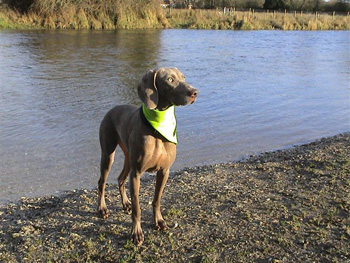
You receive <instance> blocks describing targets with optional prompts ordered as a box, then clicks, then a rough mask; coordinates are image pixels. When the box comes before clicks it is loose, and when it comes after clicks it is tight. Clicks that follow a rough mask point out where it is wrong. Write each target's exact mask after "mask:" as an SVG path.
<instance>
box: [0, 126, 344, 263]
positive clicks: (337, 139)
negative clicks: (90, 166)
mask: <svg viewBox="0 0 350 263" xmlns="http://www.w3.org/2000/svg"><path fill="white" fill-rule="evenodd" d="M349 153H350V133H345V134H342V135H337V136H334V137H329V138H324V139H321V140H318V141H316V142H313V143H310V144H307V145H301V146H297V147H293V148H290V149H287V150H281V151H276V152H269V153H263V154H261V155H259V156H252V157H250V158H249V159H247V160H243V161H240V162H234V163H226V164H217V165H211V166H203V167H195V168H188V169H184V170H182V171H179V172H176V173H175V174H174V175H173V176H172V177H171V178H170V179H169V181H168V183H167V186H166V189H165V193H164V195H163V200H162V204H163V210H164V212H163V214H164V215H165V218H166V220H167V222H168V224H169V225H170V226H171V228H170V229H169V230H168V231H166V232H157V231H155V230H153V226H152V223H151V222H152V210H151V204H150V202H151V200H152V198H153V191H154V180H153V179H148V180H146V179H144V178H143V179H142V184H141V196H140V200H141V207H142V211H143V215H142V216H143V218H142V219H143V229H144V231H145V242H144V243H143V245H142V246H140V247H135V246H134V245H133V244H132V243H131V242H130V241H129V232H130V228H131V218H130V215H126V214H124V213H123V212H122V207H121V204H120V197H119V194H118V190H117V187H116V185H108V187H107V202H108V204H107V205H109V209H110V211H111V215H110V217H109V218H108V219H106V220H102V219H100V218H99V217H98V216H97V212H96V200H97V191H96V190H86V189H83V190H75V191H71V192H66V193H64V194H62V195H61V196H58V197H57V196H53V197H42V198H32V199H28V198H22V199H21V201H20V202H18V203H11V204H7V205H3V206H1V208H0V218H1V219H0V220H1V226H0V261H1V262H156V261H157V262H170V261H171V262H190V261H192V262H347V261H348V260H349V259H350V251H349V244H350V228H349V226H350V217H349V214H350V196H349V192H348V190H349V187H350V158H349Z"/></svg>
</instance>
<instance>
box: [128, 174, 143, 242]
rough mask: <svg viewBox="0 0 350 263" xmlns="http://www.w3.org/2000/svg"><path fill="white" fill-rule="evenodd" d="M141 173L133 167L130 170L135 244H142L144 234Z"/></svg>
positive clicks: (133, 238) (132, 235)
mask: <svg viewBox="0 0 350 263" xmlns="http://www.w3.org/2000/svg"><path fill="white" fill-rule="evenodd" d="M140 177H141V173H140V172H138V171H135V169H132V170H131V172H130V195H131V206H132V214H131V217H132V231H131V238H132V241H133V242H134V244H135V245H141V244H142V242H143V241H144V235H143V232H142V228H141V209H140V203H139V192H140Z"/></svg>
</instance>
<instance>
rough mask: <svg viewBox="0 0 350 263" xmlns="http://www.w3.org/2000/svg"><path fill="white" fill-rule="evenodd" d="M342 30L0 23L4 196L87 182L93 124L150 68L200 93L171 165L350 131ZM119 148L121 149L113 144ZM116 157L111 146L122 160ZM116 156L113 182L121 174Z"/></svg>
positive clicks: (95, 151)
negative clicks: (170, 72) (182, 79)
mask: <svg viewBox="0 0 350 263" xmlns="http://www.w3.org/2000/svg"><path fill="white" fill-rule="evenodd" d="M349 38H350V32H349V31H322V32H320V31H315V32H311V31H215V30H172V29H169V30H129V31H127V30H119V31H60V30H42V31H41V30H35V31H19V30H2V31H0V91H1V93H0V180H1V181H0V203H4V202H7V201H15V200H18V199H19V198H20V197H21V196H27V197H33V196H40V195H48V194H58V193H60V192H61V191H64V190H69V189H74V188H82V187H86V188H93V187H96V185H97V180H98V178H99V159H100V149H99V142H98V129H99V124H100V121H101V120H102V118H103V116H104V114H105V113H106V112H107V111H108V110H109V109H110V108H112V107H113V106H114V105H117V104H129V103H131V104H136V105H137V104H140V102H139V99H138V97H137V90H136V89H137V83H138V82H139V80H140V79H141V77H142V76H143V75H144V74H145V72H146V71H147V70H148V69H151V68H157V67H177V68H179V69H180V70H181V71H182V72H183V73H184V74H185V76H186V80H187V81H188V82H189V83H190V84H192V85H193V86H194V87H196V88H198V89H199V91H200V94H199V97H198V100H197V101H196V103H195V104H193V105H190V106H186V107H179V108H177V109H176V113H177V120H178V137H179V145H178V155H177V159H176V161H175V164H174V165H173V168H172V170H179V169H181V168H183V167H188V166H190V167H191V166H198V165H204V164H212V163H217V162H226V161H232V160H239V159H241V158H244V157H247V156H249V155H251V154H255V153H260V152H265V151H272V150H276V149H282V148H286V147H290V146H292V145H296V144H302V143H307V142H310V141H313V140H315V139H318V138H321V137H324V136H331V135H335V134H338V133H341V132H345V131H349V130H350V86H349V78H350V74H349V69H350V52H349V44H350V43H349ZM119 153H120V152H119ZM121 156H122V154H117V159H118V157H121ZM120 166H121V160H120V159H118V161H117V162H116V163H115V165H114V168H113V169H112V172H111V175H110V177H109V179H108V182H116V181H117V176H118V173H119V171H120V170H121V167H120Z"/></svg>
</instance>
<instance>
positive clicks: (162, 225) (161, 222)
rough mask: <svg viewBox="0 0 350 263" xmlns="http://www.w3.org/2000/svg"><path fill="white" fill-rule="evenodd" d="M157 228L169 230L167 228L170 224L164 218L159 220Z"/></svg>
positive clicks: (158, 229)
mask: <svg viewBox="0 0 350 263" xmlns="http://www.w3.org/2000/svg"><path fill="white" fill-rule="evenodd" d="M155 229H156V230H157V231H163V230H167V229H168V226H167V224H166V223H165V221H164V220H163V219H162V220H158V221H157V222H156V226H155Z"/></svg>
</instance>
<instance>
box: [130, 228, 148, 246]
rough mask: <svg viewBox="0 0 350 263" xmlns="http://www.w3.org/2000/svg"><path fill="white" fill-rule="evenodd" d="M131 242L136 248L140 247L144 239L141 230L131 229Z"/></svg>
mask: <svg viewBox="0 0 350 263" xmlns="http://www.w3.org/2000/svg"><path fill="white" fill-rule="evenodd" d="M131 240H132V242H133V243H134V244H135V245H136V246H140V245H141V244H142V243H143V241H144V240H145V237H144V235H143V232H142V229H141V228H136V229H133V231H132V233H131Z"/></svg>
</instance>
